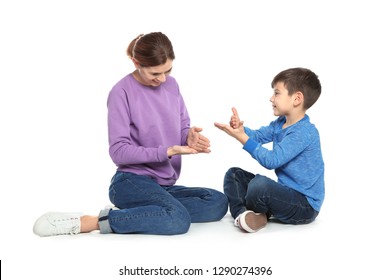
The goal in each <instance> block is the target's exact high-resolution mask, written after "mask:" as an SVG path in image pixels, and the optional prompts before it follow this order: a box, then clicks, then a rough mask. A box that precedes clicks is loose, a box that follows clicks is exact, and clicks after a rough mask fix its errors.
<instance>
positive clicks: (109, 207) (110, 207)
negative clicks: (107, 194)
mask: <svg viewBox="0 0 390 280" xmlns="http://www.w3.org/2000/svg"><path fill="white" fill-rule="evenodd" d="M104 209H110V210H120V209H119V208H118V207H116V206H115V205H112V204H108V205H106V207H104Z"/></svg>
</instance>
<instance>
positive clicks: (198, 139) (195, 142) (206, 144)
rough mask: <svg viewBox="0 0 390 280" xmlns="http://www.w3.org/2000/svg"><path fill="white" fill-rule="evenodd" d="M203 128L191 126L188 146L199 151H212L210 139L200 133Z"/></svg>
mask: <svg viewBox="0 0 390 280" xmlns="http://www.w3.org/2000/svg"><path fill="white" fill-rule="evenodd" d="M202 130H203V129H202V128H200V127H196V126H193V127H191V128H190V130H189V132H188V136H187V144H188V147H190V148H192V149H194V150H196V151H197V152H198V153H210V152H211V151H210V149H209V148H210V140H209V139H208V138H207V137H205V136H203V135H202V134H200V132H201V131H202Z"/></svg>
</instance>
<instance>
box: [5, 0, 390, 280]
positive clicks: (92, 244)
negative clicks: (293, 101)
mask: <svg viewBox="0 0 390 280" xmlns="http://www.w3.org/2000/svg"><path fill="white" fill-rule="evenodd" d="M385 2H386V1H376V0H373V1H337V2H336V1H333V2H330V1H302V0H298V1H259V0H258V1H254V0H253V1H252V0H243V1H232V0H207V1H206V0H197V1H191V2H190V1H179V0H177V1H170V0H166V1H161V0H159V1H156V0H149V1H130V0H128V1H101V0H94V1H82V0H78V1H73V0H67V1H42V0H34V1H27V0H23V1H18V0H13V1H4V0H1V2H0V31H1V33H0V36H1V42H0V74H1V75H0V94H1V99H0V124H1V126H0V128H1V136H0V143H1V145H0V164H1V166H0V188H1V196H0V203H1V204H0V205H1V212H2V213H1V222H0V237H1V238H0V259H1V260H2V276H4V279H82V278H85V279H92V278H95V279H126V278H130V276H119V274H118V270H119V269H120V268H122V267H123V266H125V265H126V266H127V267H132V268H133V267H137V266H139V267H141V266H142V267H145V268H146V267H159V266H162V267H166V268H170V267H173V266H174V265H177V266H180V267H181V268H186V267H187V268H189V267H193V268H204V269H211V268H212V267H213V266H244V265H246V266H271V267H272V269H273V271H274V273H273V275H272V276H271V277H268V278H269V279H287V278H289V279H313V278H316V279H329V278H330V277H338V276H339V277H344V279H351V278H353V277H358V276H361V277H363V278H369V277H370V278H372V279H385V278H386V275H387V277H388V276H389V275H390V273H389V271H388V268H387V267H386V265H387V264H388V256H389V253H388V252H389V249H390V248H389V241H388V236H389V230H388V229H387V228H388V226H387V223H388V219H389V215H388V214H389V210H388V207H387V204H388V199H387V194H388V187H389V181H388V162H387V161H388V157H389V149H388V143H389V137H388V132H387V131H386V129H387V126H386V125H387V123H388V120H387V119H388V115H387V109H388V105H387V103H386V102H387V101H388V94H389V86H388V84H389V69H388V66H389V63H390V59H389V49H390V44H389V41H388V34H389V28H388V26H390V19H389V16H388V12H387V11H388V9H387V8H385V7H386V5H385ZM152 31H162V32H163V33H165V34H167V35H168V37H169V38H170V39H171V41H172V43H173V46H174V50H175V54H176V60H175V62H174V70H173V73H172V75H173V76H174V77H175V78H176V79H177V80H178V82H179V85H180V88H181V92H182V94H183V96H184V98H185V101H186V103H187V107H188V110H189V112H190V115H191V118H192V124H193V125H197V126H200V127H202V128H203V129H204V134H205V135H206V136H208V137H209V138H210V140H211V144H212V153H211V154H208V155H197V156H186V157H185V158H184V164H183V170H182V176H181V178H180V180H179V182H178V183H181V184H185V185H188V186H205V187H206V186H207V187H212V188H216V189H219V190H222V180H223V176H224V173H225V172H226V170H227V169H228V168H229V167H232V166H240V167H242V168H245V169H247V170H249V171H252V172H254V173H262V174H266V175H269V176H271V177H273V176H274V174H273V172H272V171H268V170H265V169H264V168H262V167H261V166H259V165H258V164H257V163H256V162H255V161H254V160H253V159H252V158H251V157H250V156H249V155H248V154H247V153H245V152H244V151H242V149H241V145H240V144H239V143H238V142H235V141H234V140H233V139H232V138H230V137H228V136H227V135H226V134H224V133H223V132H221V131H219V130H218V129H216V128H215V127H214V126H213V123H214V122H225V123H227V122H228V121H229V118H230V115H231V111H230V110H231V107H232V106H235V107H237V109H238V112H239V113H240V116H241V118H242V119H243V120H244V121H245V124H246V125H247V126H250V127H252V128H258V127H259V126H261V125H265V124H268V123H269V122H270V121H271V120H273V119H274V116H273V114H272V109H271V107H270V102H269V97H270V96H271V94H272V89H271V86H270V82H271V80H272V78H273V77H274V75H276V74H277V73H278V72H280V71H281V70H284V69H286V68H290V67H297V66H302V67H307V68H310V69H312V70H313V71H314V72H316V73H317V74H318V76H319V78H320V80H321V82H322V86H323V94H322V96H321V97H320V99H319V100H318V102H317V103H316V104H315V105H314V106H313V107H312V108H311V109H310V110H309V111H308V114H309V116H310V117H311V120H312V122H313V123H315V124H316V126H317V128H318V129H319V130H320V134H321V140H322V147H323V155H324V160H325V165H326V200H325V202H324V206H323V209H322V212H321V214H320V216H319V218H318V220H317V221H316V222H315V223H314V224H312V225H309V226H301V227H291V226H283V225H272V224H270V225H268V226H267V228H266V229H264V230H262V231H260V232H258V233H256V234H252V235H250V234H244V233H241V232H238V231H237V230H236V229H235V228H233V227H232V224H231V223H232V219H231V217H230V215H229V214H228V215H227V216H226V217H225V218H224V219H223V221H221V222H219V223H212V224H206V225H193V226H192V227H191V229H190V232H189V233H187V234H185V235H181V236H171V237H163V236H145V235H100V234H98V233H92V234H84V235H79V236H74V237H69V236H61V237H54V238H39V237H37V236H35V235H34V234H33V233H32V226H33V223H34V221H35V220H36V218H38V217H39V216H40V215H41V214H43V213H44V212H46V211H53V210H54V211H81V212H83V213H86V214H93V215H97V214H98V211H99V210H100V209H101V208H102V207H104V206H105V205H106V204H108V203H109V201H108V195H107V190H108V185H109V181H110V179H111V177H112V175H113V174H114V172H115V166H114V164H113V163H112V162H111V160H110V158H109V156H108V141H107V127H106V99H107V94H108V92H109V90H110V89H111V87H112V86H113V85H114V84H115V83H116V82H117V81H118V80H119V79H120V78H122V77H123V76H124V75H126V74H128V73H129V72H131V71H132V70H133V66H132V64H131V62H130V60H129V59H128V58H127V57H126V53H125V51H126V48H127V46H128V44H129V42H130V41H131V40H132V39H133V38H134V37H136V36H137V35H138V34H140V33H148V32H152ZM132 278H133V279H144V278H142V277H139V278H137V277H132ZM150 278H153V279H154V278H155V279H161V277H150ZM198 278H199V279H213V278H219V279H222V278H223V279H230V278H229V277H223V276H208V277H205V276H203V277H198ZM261 278H262V277H261V276H252V277H249V276H245V277H244V276H236V277H233V278H232V279H261ZM163 279H164V278H163ZM165 279H197V277H188V278H185V277H184V276H176V277H166V278H165Z"/></svg>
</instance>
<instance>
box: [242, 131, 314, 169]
mask: <svg viewBox="0 0 390 280" xmlns="http://www.w3.org/2000/svg"><path fill="white" fill-rule="evenodd" d="M285 133H286V134H285V135H284V136H283V139H282V140H281V141H279V142H278V141H274V145H273V149H272V150H269V149H267V148H265V147H263V146H262V143H259V142H257V141H256V140H255V139H252V138H250V139H248V141H247V142H246V143H245V145H244V147H243V149H244V150H246V151H247V152H248V153H249V154H250V155H251V156H252V157H253V158H254V159H256V160H257V161H258V162H259V163H260V164H261V165H262V166H264V167H265V168H267V169H276V168H279V167H281V166H283V165H284V164H286V163H288V162H290V161H291V160H292V159H294V158H295V157H296V156H298V155H299V154H300V153H301V152H303V151H304V150H305V149H306V148H307V147H308V146H309V145H310V143H311V140H310V136H309V135H308V134H307V133H305V132H304V131H302V130H289V131H287V132H285Z"/></svg>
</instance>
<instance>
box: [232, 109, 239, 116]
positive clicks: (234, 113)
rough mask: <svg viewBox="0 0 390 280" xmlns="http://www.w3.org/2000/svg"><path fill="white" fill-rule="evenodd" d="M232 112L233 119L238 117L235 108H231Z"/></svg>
mask: <svg viewBox="0 0 390 280" xmlns="http://www.w3.org/2000/svg"><path fill="white" fill-rule="evenodd" d="M232 112H233V115H234V116H235V117H238V112H237V109H236V108H235V107H233V108H232Z"/></svg>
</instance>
